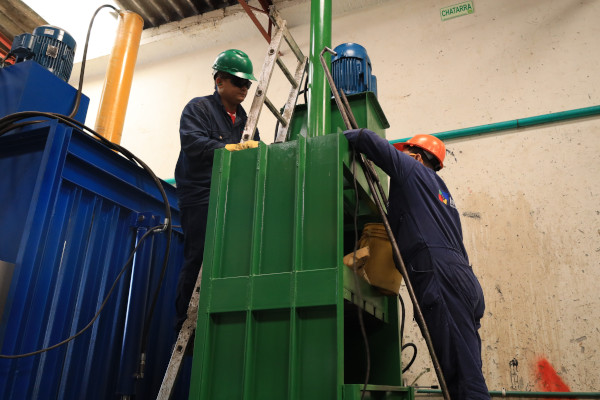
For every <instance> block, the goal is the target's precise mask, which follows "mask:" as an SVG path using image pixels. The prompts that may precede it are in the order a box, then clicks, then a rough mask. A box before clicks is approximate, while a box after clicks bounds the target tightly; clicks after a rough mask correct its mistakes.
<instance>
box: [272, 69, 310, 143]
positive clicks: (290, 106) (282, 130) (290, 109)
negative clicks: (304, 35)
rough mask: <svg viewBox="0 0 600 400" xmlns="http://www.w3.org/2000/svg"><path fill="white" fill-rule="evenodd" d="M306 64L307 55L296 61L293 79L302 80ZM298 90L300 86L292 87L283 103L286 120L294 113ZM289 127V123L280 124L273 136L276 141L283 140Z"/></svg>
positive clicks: (289, 119) (290, 118)
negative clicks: (300, 60) (298, 61)
mask: <svg viewBox="0 0 600 400" xmlns="http://www.w3.org/2000/svg"><path fill="white" fill-rule="evenodd" d="M307 65H308V57H305V58H304V60H302V62H300V63H298V68H297V69H296V75H295V78H294V80H295V81H297V82H302V79H303V78H304V74H305V73H306V66H307ZM299 92H300V87H297V88H295V89H292V90H291V91H290V94H289V96H288V100H287V103H286V104H285V108H284V109H283V118H284V119H285V120H286V121H291V120H292V117H293V115H294V106H295V105H296V100H297V99H298V93H299ZM288 129H289V124H288V125H287V126H285V125H284V126H280V127H279V129H278V130H277V136H276V137H275V142H276V143H281V142H283V141H285V139H286V137H287V132H288Z"/></svg>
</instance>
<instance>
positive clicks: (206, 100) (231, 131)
mask: <svg viewBox="0 0 600 400" xmlns="http://www.w3.org/2000/svg"><path fill="white" fill-rule="evenodd" d="M247 119H248V117H247V116H246V111H244V108H243V107H242V106H241V105H238V108H237V111H236V118H235V123H232V122H231V117H230V116H229V115H228V114H227V112H226V111H225V107H224V106H223V103H222V102H221V97H220V96H219V94H218V93H217V92H216V91H215V92H214V93H213V94H212V95H210V96H204V97H196V98H194V99H192V100H190V102H189V103H188V104H187V105H186V106H185V108H184V109H183V112H182V113H181V120H180V124H179V136H180V140H181V152H180V153H179V159H178V160H177V166H176V167H175V182H176V183H177V198H178V201H179V206H180V207H186V206H191V205H197V204H208V199H209V194H210V179H211V175H212V164H213V153H214V151H215V150H216V149H219V148H221V147H225V145H226V144H230V143H239V142H240V140H241V138H242V133H243V132H244V127H245V126H246V120H247ZM254 140H260V136H259V134H258V130H257V131H256V134H255V136H254Z"/></svg>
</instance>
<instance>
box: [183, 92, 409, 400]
mask: <svg viewBox="0 0 600 400" xmlns="http://www.w3.org/2000/svg"><path fill="white" fill-rule="evenodd" d="M349 101H350V104H351V106H352V108H353V111H354V114H355V116H356V119H357V121H358V123H359V124H360V126H365V127H367V128H369V129H372V130H374V131H376V132H378V133H379V134H381V135H385V133H384V129H385V128H387V127H388V125H387V120H386V119H385V116H384V115H383V112H381V108H380V107H379V104H378V103H377V99H376V98H375V96H374V95H373V94H372V93H364V94H360V95H354V96H350V97H349ZM331 110H332V114H331V126H332V131H333V132H335V133H332V134H328V135H323V136H317V137H306V135H305V133H304V128H303V127H305V126H306V119H307V115H306V114H307V112H306V109H305V108H304V109H303V106H298V108H297V113H296V116H295V120H294V121H295V122H294V125H293V126H292V129H291V138H292V139H293V140H289V141H287V142H285V143H280V144H272V145H269V146H267V145H264V144H261V145H260V146H259V148H258V149H251V150H245V151H240V152H228V151H225V150H218V151H216V152H215V160H214V166H213V176H212V187H211V197H210V207H209V214H208V221H209V222H208V226H207V238H206V245H205V256H204V266H203V273H202V285H201V292H200V304H199V309H198V325H197V330H196V337H195V343H194V358H193V366H192V377H191V386H190V399H203V400H209V399H210V400H217V399H227V400H231V399H244V400H251V399H252V400H258V399H261V400H264V399H289V400H305V399H310V400H319V399H323V400H331V399H340V400H341V399H356V400H359V399H360V398H361V393H362V389H363V385H364V382H365V376H366V369H367V359H366V349H365V344H364V342H365V341H364V338H363V335H362V333H361V325H360V324H359V318H358V311H359V310H361V312H362V313H363V325H362V326H364V328H365V331H366V337H367V342H368V345H369V353H370V357H369V359H370V377H369V381H368V385H367V392H366V394H365V397H364V398H366V399H414V389H413V388H410V387H403V386H402V372H401V359H400V348H401V346H400V338H399V321H398V317H399V316H398V299H397V298H396V297H386V296H383V295H381V294H380V293H379V292H378V291H377V290H375V289H374V288H372V287H370V286H369V285H368V284H366V283H365V282H364V281H362V280H358V278H356V277H355V275H354V273H353V271H352V270H351V269H350V268H348V267H346V266H344V265H343V263H342V258H343V256H344V254H347V253H349V252H351V251H352V250H353V248H354V243H355V235H356V233H355V229H354V225H355V221H358V222H357V225H358V234H360V232H361V231H362V225H363V224H364V223H365V222H369V221H374V220H377V213H376V212H375V207H374V205H373V204H372V202H371V201H370V198H369V197H368V186H367V185H366V182H365V180H364V176H363V175H362V171H360V168H359V167H358V166H356V174H355V175H356V187H357V189H358V196H359V204H358V207H356V201H355V198H356V191H355V189H354V187H355V185H354V184H355V180H354V175H353V173H352V171H353V165H352V162H353V160H352V153H351V152H350V151H349V147H348V142H347V141H346V139H345V137H344V135H343V134H341V133H339V132H341V130H342V124H341V118H339V112H338V111H337V108H336V107H335V105H332V106H331ZM356 209H358V216H357V217H356V218H355V214H356V213H355V210H356ZM359 289H360V290H359Z"/></svg>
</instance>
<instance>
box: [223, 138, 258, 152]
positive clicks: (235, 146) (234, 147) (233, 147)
mask: <svg viewBox="0 0 600 400" xmlns="http://www.w3.org/2000/svg"><path fill="white" fill-rule="evenodd" d="M257 147H258V141H256V140H248V141H247V142H244V143H230V144H226V145H225V148H226V149H227V150H229V151H240V150H245V149H255V148H257Z"/></svg>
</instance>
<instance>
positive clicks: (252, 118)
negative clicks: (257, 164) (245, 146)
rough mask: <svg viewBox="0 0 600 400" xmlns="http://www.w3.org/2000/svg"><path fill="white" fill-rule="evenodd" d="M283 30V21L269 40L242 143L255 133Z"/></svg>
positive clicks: (250, 138)
mask: <svg viewBox="0 0 600 400" xmlns="http://www.w3.org/2000/svg"><path fill="white" fill-rule="evenodd" d="M284 29H285V21H283V26H282V27H278V29H277V31H276V33H275V35H274V36H273V39H272V40H271V44H270V45H269V50H268V51H267V58H266V59H265V63H264V64H263V68H262V71H261V73H260V78H259V80H258V87H257V88H256V92H255V94H254V99H253V100H252V106H251V107H250V114H249V115H248V120H247V121H246V127H245V128H244V133H243V134H242V140H241V142H242V143H244V142H247V141H248V140H253V139H254V134H255V133H256V126H257V124H258V118H259V117H260V112H261V109H262V106H263V104H264V102H265V97H266V91H267V88H268V86H269V81H270V80H271V76H272V75H273V68H274V67H275V60H276V59H277V57H278V54H277V53H278V52H279V47H280V46H281V39H282V37H283V31H284Z"/></svg>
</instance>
